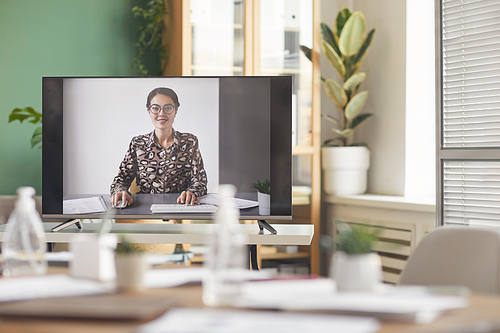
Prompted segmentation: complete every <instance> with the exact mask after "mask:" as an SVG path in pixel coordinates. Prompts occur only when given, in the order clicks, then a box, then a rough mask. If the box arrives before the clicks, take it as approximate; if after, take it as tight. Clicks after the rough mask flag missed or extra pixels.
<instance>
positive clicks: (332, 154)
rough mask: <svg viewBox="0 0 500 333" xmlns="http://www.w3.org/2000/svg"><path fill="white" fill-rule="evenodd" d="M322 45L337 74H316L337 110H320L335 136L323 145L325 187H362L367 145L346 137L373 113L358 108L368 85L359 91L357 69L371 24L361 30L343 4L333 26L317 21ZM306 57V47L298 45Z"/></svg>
mask: <svg viewBox="0 0 500 333" xmlns="http://www.w3.org/2000/svg"><path fill="white" fill-rule="evenodd" d="M321 31H322V36H323V38H322V41H321V48H322V50H323V53H324V54H325V56H326V58H327V59H328V61H329V62H330V64H331V65H332V66H333V67H334V68H335V70H336V72H337V74H338V78H339V80H334V79H325V78H323V77H322V78H321V82H322V83H323V87H324V88H325V91H326V93H327V95H328V97H330V99H331V100H332V101H333V103H334V104H335V105H336V107H337V109H338V110H339V111H340V112H339V116H338V117H333V116H331V115H328V114H322V117H323V118H324V119H326V120H328V121H329V122H331V123H332V124H333V128H332V131H333V132H334V133H335V135H336V137H335V138H333V139H330V140H327V141H325V142H324V144H323V148H322V166H323V170H324V174H323V177H324V190H325V192H326V193H328V194H334V195H349V194H361V193H364V192H366V187H367V185H366V184H367V172H368V168H369V166H370V150H369V148H368V146H367V145H366V144H365V143H362V142H351V136H352V134H353V133H354V130H356V129H357V128H358V127H359V125H360V124H361V123H363V122H364V121H365V120H366V119H368V118H369V117H371V116H372V114H371V113H361V110H362V109H363V107H364V106H365V103H366V101H367V99H368V91H366V90H365V91H360V88H361V85H362V84H363V82H364V81H365V79H366V75H367V74H366V73H365V72H360V68H361V63H362V61H363V59H364V58H365V56H366V55H367V53H368V50H369V48H370V45H371V42H372V40H373V36H374V34H375V29H372V30H371V31H370V32H369V33H368V34H366V19H365V17H364V15H363V13H362V12H359V11H357V12H351V11H350V10H349V9H348V8H345V7H344V8H342V9H341V10H340V11H339V13H338V15H337V18H336V21H335V24H334V26H333V30H332V29H330V28H329V27H328V25H326V24H325V23H323V22H322V23H321ZM302 50H303V51H304V53H305V54H306V56H307V57H308V58H309V59H311V49H309V48H307V47H305V46H302Z"/></svg>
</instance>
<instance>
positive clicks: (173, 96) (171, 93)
mask: <svg viewBox="0 0 500 333" xmlns="http://www.w3.org/2000/svg"><path fill="white" fill-rule="evenodd" d="M156 95H165V96H168V97H170V98H171V99H172V101H174V104H175V107H176V108H178V107H179V106H181V104H180V103H179V98H178V97H177V94H176V93H175V91H173V90H172V89H170V88H164V87H160V88H155V89H153V90H152V91H151V92H150V93H149V95H148V99H147V101H146V107H147V108H148V109H149V107H150V106H151V100H152V99H153V97H155V96H156Z"/></svg>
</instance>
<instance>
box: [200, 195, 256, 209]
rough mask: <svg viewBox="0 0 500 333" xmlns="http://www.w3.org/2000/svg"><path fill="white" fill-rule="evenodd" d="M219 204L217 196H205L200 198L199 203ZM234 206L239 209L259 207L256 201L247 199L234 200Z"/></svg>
mask: <svg viewBox="0 0 500 333" xmlns="http://www.w3.org/2000/svg"><path fill="white" fill-rule="evenodd" d="M219 202H220V199H219V196H218V195H217V194H207V195H204V196H202V197H200V203H203V204H210V205H218V204H219ZM234 204H235V205H236V207H238V208H239V209H245V208H252V207H257V206H258V205H259V203H258V202H257V201H254V200H247V199H239V198H234Z"/></svg>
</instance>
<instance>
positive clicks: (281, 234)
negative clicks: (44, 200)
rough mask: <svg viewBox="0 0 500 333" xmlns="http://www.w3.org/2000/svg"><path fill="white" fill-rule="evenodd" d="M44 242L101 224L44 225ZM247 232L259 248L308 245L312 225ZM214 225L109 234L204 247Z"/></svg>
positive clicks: (125, 226)
mask: <svg viewBox="0 0 500 333" xmlns="http://www.w3.org/2000/svg"><path fill="white" fill-rule="evenodd" d="M43 225H44V228H45V237H46V239H47V242H52V243H68V242H69V241H70V240H71V238H72V237H74V235H76V234H81V233H96V232H98V231H99V229H100V228H101V224H100V223H84V224H83V230H80V229H78V228H77V227H76V226H74V225H72V226H69V227H67V228H65V229H63V230H60V231H57V232H51V231H50V230H51V229H52V228H53V227H55V226H56V225H58V223H50V222H45V223H44V224H43ZM242 227H243V228H244V229H245V230H246V231H247V233H248V244H260V245H310V244H311V240H312V237H313V235H314V226H313V225H310V224H273V225H272V227H273V228H275V229H276V231H277V232H278V233H277V234H276V235H272V234H271V233H270V232H269V231H267V230H264V231H263V234H259V226H258V225H257V224H242ZM213 229H214V224H211V223H207V224H170V223H154V224H142V223H114V224H113V227H112V230H111V233H115V234H118V233H119V234H124V235H126V236H127V237H128V238H129V240H130V241H131V242H133V243H153V244H156V243H163V244H205V243H206V241H207V237H206V236H207V235H209V234H211V233H212V232H213ZM4 231H5V225H0V239H2V238H3V233H4Z"/></svg>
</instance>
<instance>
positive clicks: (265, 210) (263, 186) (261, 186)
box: [251, 179, 271, 215]
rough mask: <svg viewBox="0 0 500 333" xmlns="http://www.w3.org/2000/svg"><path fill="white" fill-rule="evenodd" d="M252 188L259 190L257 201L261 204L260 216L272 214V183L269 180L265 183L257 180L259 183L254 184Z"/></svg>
mask: <svg viewBox="0 0 500 333" xmlns="http://www.w3.org/2000/svg"><path fill="white" fill-rule="evenodd" d="M251 187H252V188H254V189H256V190H257V201H258V202H259V214H260V215H270V214H271V183H270V182H269V179H265V180H264V182H261V181H260V180H257V183H252V186H251Z"/></svg>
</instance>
